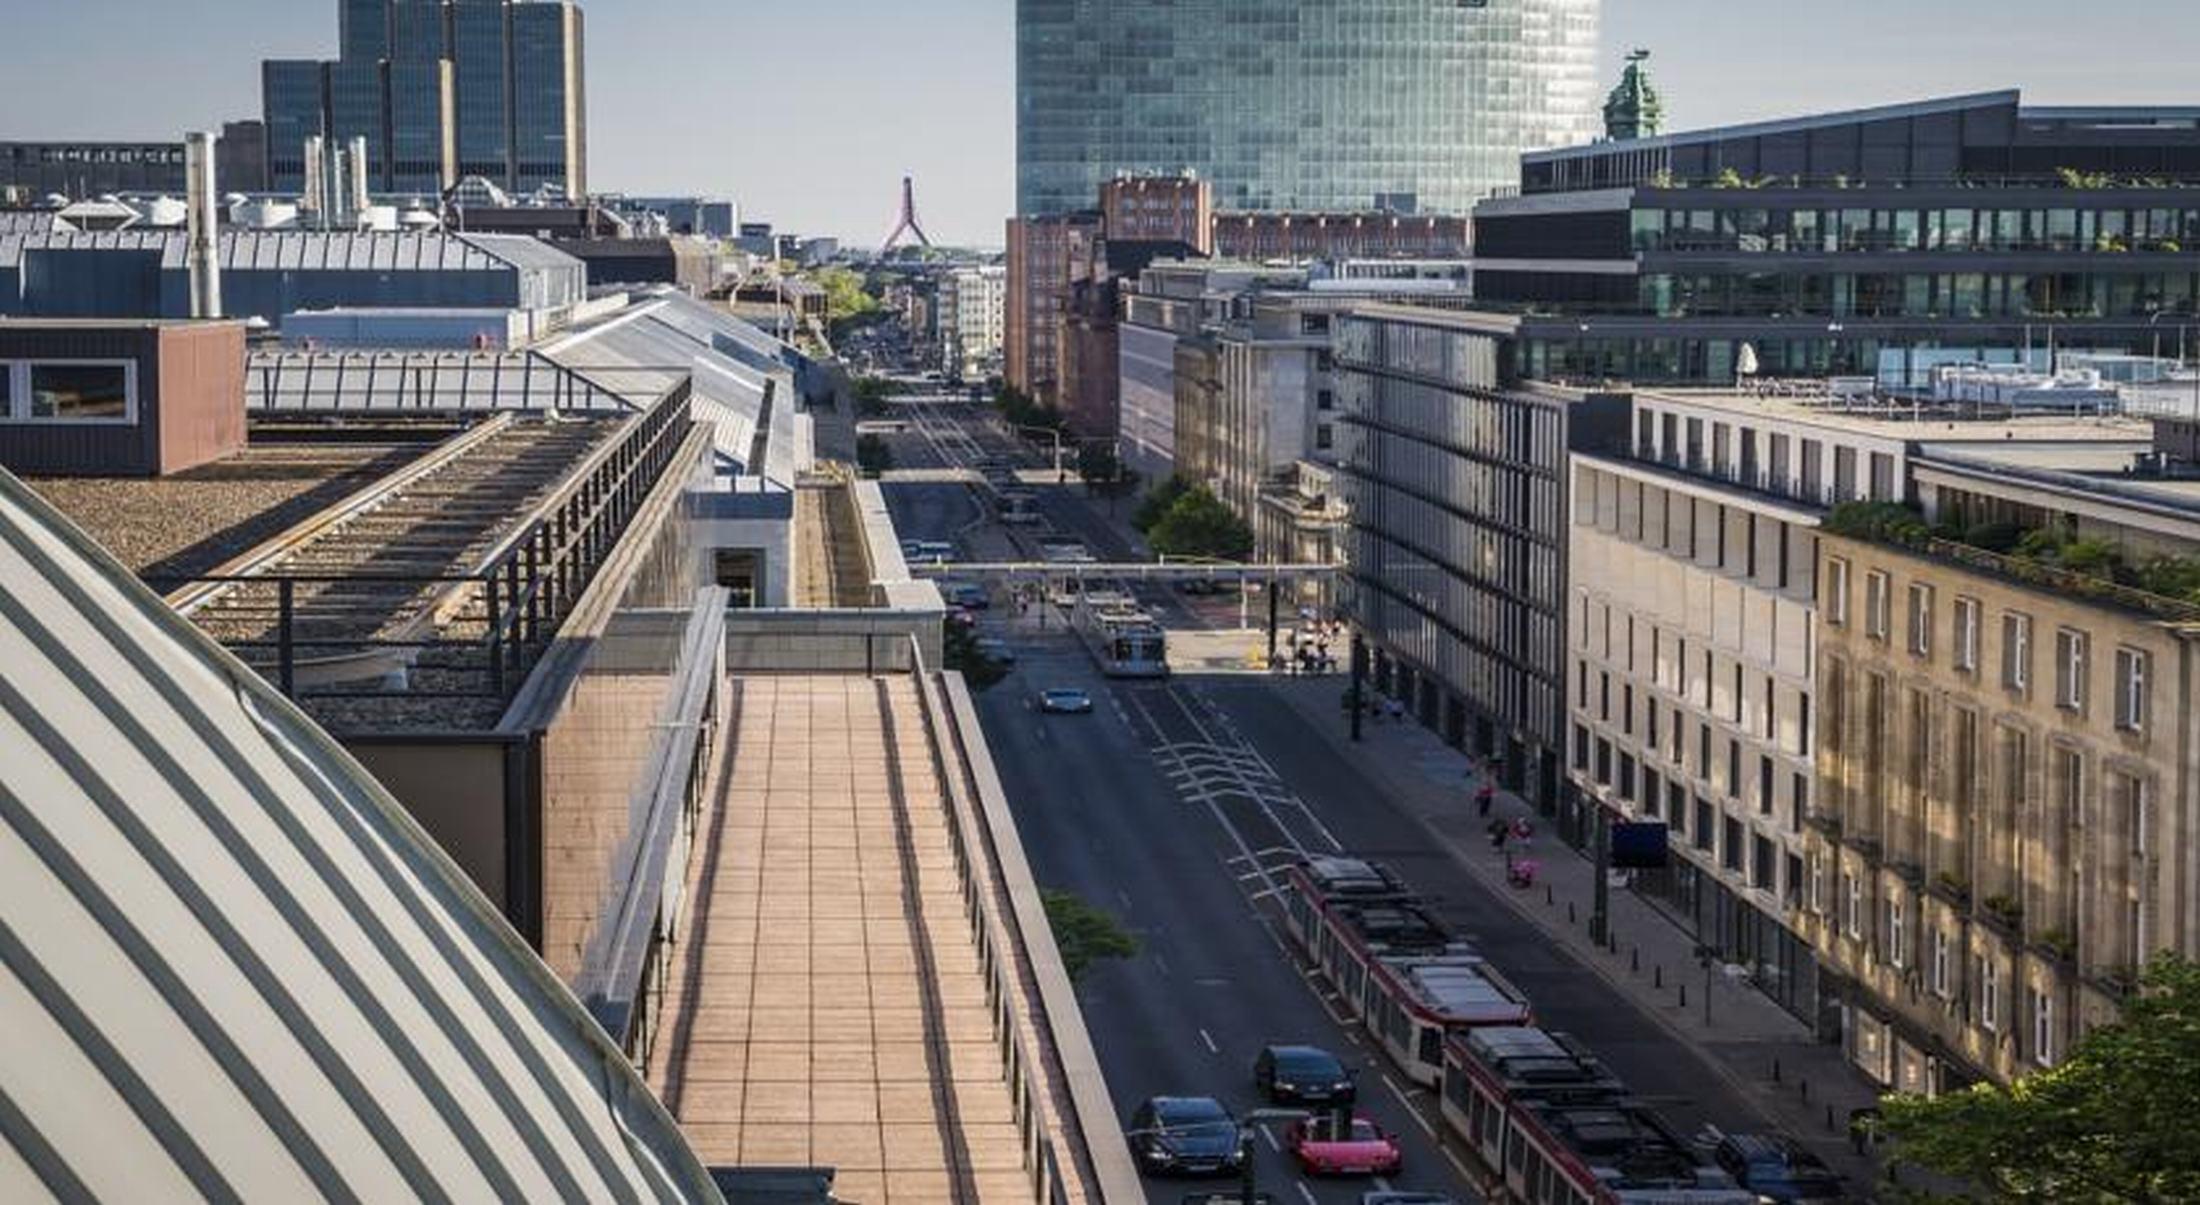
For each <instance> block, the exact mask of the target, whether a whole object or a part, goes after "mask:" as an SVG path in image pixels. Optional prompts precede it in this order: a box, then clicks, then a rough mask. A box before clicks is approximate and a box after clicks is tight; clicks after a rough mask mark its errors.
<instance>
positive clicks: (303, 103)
mask: <svg viewBox="0 0 2200 1205" xmlns="http://www.w3.org/2000/svg"><path fill="white" fill-rule="evenodd" d="M338 17H339V25H340V27H341V35H340V43H341V47H342V53H341V55H340V57H339V58H338V59H336V60H335V61H334V62H321V63H314V62H287V61H285V62H268V63H265V64H263V66H262V73H261V95H262V103H263V105H264V112H265V116H266V118H267V125H268V157H269V167H270V176H271V179H270V185H271V187H273V188H275V189H276V190H278V191H284V192H291V191H296V190H298V189H300V188H301V187H303V184H304V175H305V164H304V144H305V140H306V139H307V138H308V137H311V136H313V135H315V134H323V135H325V136H327V137H328V138H329V139H330V140H331V141H332V143H333V144H334V145H336V146H348V145H349V143H350V140H351V139H353V138H365V139H366V140H367V162H368V169H369V174H368V183H369V185H370V187H371V189H372V190H373V191H375V192H378V193H382V194H396V195H412V196H418V195H423V194H433V193H438V192H441V191H443V190H444V189H447V188H449V187H451V186H452V185H454V184H456V183H457V181H458V180H459V178H460V177H462V176H480V177H482V178H484V179H486V180H488V181H490V182H491V183H493V184H497V185H499V186H501V187H503V188H505V189H508V190H511V191H518V192H531V191H533V190H535V189H536V188H538V187H540V186H541V185H543V184H546V183H553V182H554V183H557V184H560V185H563V186H564V187H565V189H566V191H567V193H568V194H569V195H575V196H577V195H580V194H581V193H582V192H583V191H584V190H585V189H586V187H587V175H588V172H587V134H586V131H585V121H586V110H585V103H584V97H585V93H584V91H583V85H582V80H583V78H584V76H583V71H582V64H581V54H582V43H581V29H582V24H581V12H580V9H579V7H578V6H577V5H575V4H573V3H570V2H569V0H533V2H529V3H519V2H516V0H339V8H338Z"/></svg>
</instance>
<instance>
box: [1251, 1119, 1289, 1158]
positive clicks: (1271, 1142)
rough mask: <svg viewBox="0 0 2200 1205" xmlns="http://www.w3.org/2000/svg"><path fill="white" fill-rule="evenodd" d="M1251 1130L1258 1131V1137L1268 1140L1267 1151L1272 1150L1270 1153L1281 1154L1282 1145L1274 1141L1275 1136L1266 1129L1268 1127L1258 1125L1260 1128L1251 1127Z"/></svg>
mask: <svg viewBox="0 0 2200 1205" xmlns="http://www.w3.org/2000/svg"><path fill="white" fill-rule="evenodd" d="M1253 1128H1255V1129H1257V1130H1259V1131H1260V1136H1261V1137H1263V1138H1265V1139H1267V1140H1268V1149H1269V1150H1272V1151H1274V1152H1276V1153H1277V1154H1279V1155H1280V1154H1282V1153H1283V1144H1282V1143H1280V1142H1278V1141H1276V1136H1275V1134H1274V1133H1272V1132H1270V1130H1269V1129H1268V1127H1267V1126H1266V1125H1260V1126H1255V1127H1253Z"/></svg>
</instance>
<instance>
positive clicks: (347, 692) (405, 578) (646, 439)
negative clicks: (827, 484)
mask: <svg viewBox="0 0 2200 1205" xmlns="http://www.w3.org/2000/svg"><path fill="white" fill-rule="evenodd" d="M691 426H692V423H691V420H690V387H689V383H688V382H686V381H683V382H681V383H680V384H679V385H677V386H675V387H674V388H673V389H671V390H670V391H668V392H667V393H666V394H665V396H664V397H662V398H660V399H658V401H657V402H656V403H655V404H654V405H653V406H651V408H650V409H649V410H648V411H646V412H644V413H643V414H641V415H640V416H638V417H637V418H635V419H634V420H633V421H632V423H631V424H630V425H629V426H628V428H627V429H626V431H625V432H623V433H622V434H621V435H620V436H619V437H618V438H616V439H614V440H612V441H611V442H609V443H607V444H605V445H603V446H602V447H599V448H598V449H597V450H596V451H595V452H593V453H591V454H590V455H589V456H588V457H587V458H585V459H584V460H582V461H581V463H580V464H579V465H578V466H576V468H575V470H574V471H573V472H572V473H571V474H569V475H568V476H567V479H566V484H565V485H564V486H562V487H560V488H559V489H558V490H557V491H556V492H555V493H553V494H552V495H550V497H549V498H547V499H546V500H545V501H543V502H542V503H541V504H539V505H538V506H536V507H535V508H534V517H533V518H532V519H531V520H529V521H528V522H527V523H526V524H524V525H523V526H521V527H519V528H518V529H517V530H515V531H513V532H512V533H511V534H510V535H508V536H506V537H505V538H504V539H502V540H500V541H498V542H497V544H496V545H494V546H493V547H492V548H491V549H490V550H489V551H488V552H487V553H486V554H485V555H484V556H483V557H482V559H481V562H480V564H479V565H478V567H476V568H475V569H473V570H471V571H469V572H461V573H440V574H438V573H387V572H385V573H376V572H365V573H356V572H345V571H337V572H324V573H293V572H285V571H282V570H281V569H280V567H279V566H280V562H277V567H276V568H275V569H273V570H271V571H266V572H257V573H243V574H214V575H195V576H186V577H178V578H160V579H154V580H153V581H152V582H151V583H150V584H154V585H155V586H156V588H158V589H160V590H162V591H163V592H169V591H174V590H178V589H181V588H183V587H186V586H192V585H216V586H226V587H230V588H232V589H235V588H243V587H249V586H272V587H274V589H275V593H276V599H275V616H274V622H273V625H272V633H271V634H270V635H268V636H266V637H262V638H257V639H236V640H224V641H223V643H224V644H225V645H226V646H227V647H229V648H230V649H231V650H232V651H234V652H236V653H238V654H239V655H240V656H242V657H244V658H245V660H246V661H247V662H249V663H252V664H253V665H254V666H255V668H258V669H260V670H261V671H262V672H263V673H270V676H271V677H272V678H273V679H274V680H275V682H276V683H277V685H278V686H280V687H281V689H282V691H283V693H284V694H285V695H286V696H289V697H291V698H294V699H297V698H304V697H312V698H388V697H402V698H412V699H436V698H444V699H491V700H495V701H497V702H499V703H509V702H510V701H511V700H512V697H513V696H514V695H515V694H516V693H517V691H518V689H519V687H520V685H521V684H522V683H523V682H525V681H526V678H527V675H528V674H529V673H530V672H531V671H532V670H533V668H534V666H535V664H536V662H537V661H539V660H540V658H541V657H542V654H543V653H544V651H545V650H546V649H548V648H549V646H550V643H551V641H552V639H553V638H554V637H555V636H556V634H557V631H558V628H559V626H560V625H561V624H562V623H563V622H564V620H565V618H566V617H567V615H569V614H570V613H571V611H572V608H573V606H574V604H575V603H577V602H578V601H579V599H580V597H581V594H582V593H583V592H584V591H585V590H586V589H587V588H588V585H589V583H590V582H592V581H593V580H595V576H596V573H597V571H598V570H599V569H600V568H602V566H603V564H604V562H605V560H606V559H607V558H608V557H609V556H610V554H611V552H612V550H613V549H614V548H615V547H617V545H618V543H619V540H620V538H621V537H622V536H624V534H625V532H626V529H627V526H628V525H629V524H630V523H631V522H632V520H633V518H634V515H635V513H636V512H637V511H639V510H640V508H641V507H642V505H643V503H644V501H645V500H646V499H647V498H648V496H649V494H650V491H651V490H653V489H654V488H655V487H656V485H657V482H658V481H659V479H660V478H661V477H662V476H663V475H664V472H665V470H666V469H667V468H668V467H669V466H670V465H671V463H672V460H673V457H674V456H675V455H676V454H677V452H678V450H679V448H680V445H681V444H682V442H683V441H684V440H685V439H686V437H687V434H688V431H689V429H690V427H691ZM376 586H385V587H391V588H392V590H391V593H392V594H393V596H395V595H397V594H400V593H402V591H403V588H405V587H410V588H411V590H412V592H413V593H414V594H416V595H426V596H429V597H430V598H431V599H433V600H435V601H432V602H431V603H429V604H428V605H426V606H423V607H421V608H420V609H419V611H418V613H417V614H416V615H414V616H413V618H411V619H410V620H407V621H405V622H404V623H403V624H402V625H401V626H400V627H399V628H398V629H397V630H396V632H395V633H394V634H391V635H372V634H359V635H353V634H344V635H336V636H307V635H302V634H301V632H300V625H301V620H305V621H312V620H315V619H316V618H318V617H317V616H316V615H315V614H314V607H313V605H312V600H311V599H310V598H306V599H301V597H300V588H301V587H313V588H320V589H322V590H326V589H328V588H333V587H376ZM476 604H478V606H479V607H480V615H479V628H480V631H479V634H478V635H467V636H463V637H445V636H441V635H438V634H437V633H438V632H439V631H440V630H441V629H442V628H443V626H444V624H445V622H446V621H448V620H450V619H452V618H453V617H454V616H456V615H457V614H458V613H459V612H460V611H462V610H466V609H469V608H471V607H473V606H475V605H476ZM391 606H392V609H393V610H401V609H403V604H400V603H397V602H395V601H393V602H392V604H391ZM301 611H302V612H303V614H302V615H301ZM383 622H387V620H385V621H383ZM377 630H379V628H378V629H377ZM422 667H425V668H427V669H429V670H431V671H433V672H435V673H437V674H439V675H440V679H439V681H440V684H439V685H437V686H431V687H425V688H415V686H414V684H413V683H412V682H411V681H410V680H409V679H410V675H411V671H413V670H415V669H416V668H422ZM301 671H303V675H301ZM301 676H303V677H305V678H308V679H319V680H325V681H326V682H327V683H329V684H328V685H318V686H317V685H316V684H315V683H314V682H311V681H308V682H301ZM391 677H398V678H403V679H405V681H404V683H403V684H402V685H401V686H398V687H396V688H391V687H390V686H387V685H380V686H366V685H357V684H358V683H362V682H367V681H370V680H372V679H377V678H380V679H388V678H391Z"/></svg>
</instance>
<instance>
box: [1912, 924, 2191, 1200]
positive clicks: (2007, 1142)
mask: <svg viewBox="0 0 2200 1205" xmlns="http://www.w3.org/2000/svg"><path fill="white" fill-rule="evenodd" d="M2194 1117H2200V964H2196V963H2193V962H2191V961H2188V960H2186V959H2184V958H2181V957H2178V956H2175V955H2171V954H2164V955H2162V956H2161V957H2160V958H2158V959H2157V960H2156V961H2155V962H2154V963H2153V964H2152V965H2150V966H2149V967H2148V968H2147V969H2146V972H2145V974H2144V975H2143V976H2142V979H2141V986H2140V990H2139V992H2138V994H2136V995H2135V996H2133V997H2132V999H2131V1000H2130V1001H2129V1003H2128V1004H2127V1006H2126V1008H2125V1010H2124V1016H2123V1018H2122V1019H2121V1020H2120V1021H2117V1022H2115V1023H2112V1024H2108V1025H2103V1026H2100V1027H2099V1028H2096V1029H2094V1030H2092V1031H2091V1032H2090V1033H2088V1034H2086V1035H2085V1036H2084V1037H2083V1038H2081V1039H2079V1041H2078V1043H2077V1045H2076V1046H2075V1047H2074V1048H2073V1049H2072V1050H2071V1051H2070V1055H2069V1057H2068V1058H2066V1059H2064V1060H2063V1061H2062V1062H2061V1063H2059V1064H2058V1065H2056V1066H2054V1067H2051V1068H2046V1069H2043V1070H2040V1071H2038V1072H2035V1073H2034V1074H2032V1075H2029V1076H2026V1077H2025V1078H2023V1079H2020V1080H2018V1081H2017V1082H2015V1083H2014V1084H2011V1085H2009V1086H2007V1087H2002V1086H2000V1085H1996V1084H1980V1085H1977V1086H1975V1087H1972V1088H1967V1089H1964V1090H1963V1091H1960V1092H1951V1093H1947V1094H1945V1095H1942V1096H1938V1097H1934V1098H1930V1099H1927V1098H1925V1097H1921V1096H1908V1095H1898V1096H1891V1097H1889V1098H1887V1100H1886V1101H1885V1103H1884V1106H1883V1118H1882V1120H1881V1122H1880V1125H1881V1127H1882V1129H1883V1131H1884V1132H1885V1133H1886V1134H1887V1135H1888V1136H1889V1137H1890V1138H1892V1139H1893V1140H1894V1143H1895V1150H1896V1153H1897V1155H1898V1156H1899V1157H1900V1158H1901V1159H1903V1160H1905V1161H1907V1162H1909V1163H1913V1164H1916V1165H1918V1166H1920V1167H1924V1168H1926V1169H1928V1170H1931V1171H1934V1172H1938V1173H1940V1174H1942V1175H1945V1176H1950V1177H1954V1178H1957V1179H1961V1180H1964V1181H1966V1182H1968V1183H1970V1184H1972V1185H1976V1186H1978V1187H1979V1188H1981V1189H1983V1190H1984V1191H1985V1192H1986V1194H1987V1195H1988V1196H1990V1197H1991V1198H1992V1199H1994V1200H1997V1201H2018V1202H2025V1201H2037V1202H2055V1203H2056V1205H2065V1203H2067V1205H2113V1203H2123V1202H2129V1203H2131V1205H2152V1203H2154V1202H2163V1203H2165V1205H2166V1203H2167V1202H2172V1201H2200V1142H2194V1141H2193V1137H2192V1119H2193V1118H2194ZM1908 1199H1910V1200H1913V1201H1941V1200H1947V1201H1955V1200H1971V1199H1975V1198H1974V1197H1967V1196H1966V1197H1939V1196H1935V1195H1933V1194H1931V1193H1927V1192H1920V1191H1913V1192H1911V1193H1909V1194H1908Z"/></svg>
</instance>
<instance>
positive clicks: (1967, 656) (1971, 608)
mask: <svg viewBox="0 0 2200 1205" xmlns="http://www.w3.org/2000/svg"><path fill="white" fill-rule="evenodd" d="M1956 668H1957V669H1960V670H1969V671H1971V672H1974V673H1975V672H1977V671H1978V600H1977V599H1975V598H1958V599H1957V600H1956Z"/></svg>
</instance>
